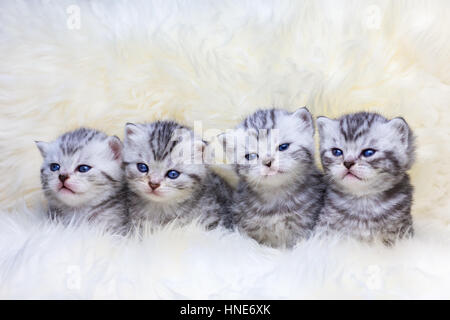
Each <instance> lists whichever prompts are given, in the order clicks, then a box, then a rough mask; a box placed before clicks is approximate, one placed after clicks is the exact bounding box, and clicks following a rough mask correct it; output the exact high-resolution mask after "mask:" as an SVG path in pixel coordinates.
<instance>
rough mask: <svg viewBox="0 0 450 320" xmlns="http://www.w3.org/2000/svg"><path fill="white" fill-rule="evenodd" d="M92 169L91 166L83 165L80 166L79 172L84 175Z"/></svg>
mask: <svg viewBox="0 0 450 320" xmlns="http://www.w3.org/2000/svg"><path fill="white" fill-rule="evenodd" d="M91 168H92V167H91V166H88V165H86V164H82V165H79V166H78V168H77V170H78V171H79V172H81V173H84V172H88V171H89V170H91Z"/></svg>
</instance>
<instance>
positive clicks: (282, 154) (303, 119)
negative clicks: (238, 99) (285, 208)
mask: <svg viewBox="0 0 450 320" xmlns="http://www.w3.org/2000/svg"><path fill="white" fill-rule="evenodd" d="M219 140H221V141H222V143H223V144H225V146H226V153H227V157H228V159H229V160H230V161H231V162H232V163H233V164H234V165H235V169H236V172H237V174H238V175H239V176H240V177H242V178H244V179H245V180H246V181H247V182H248V183H249V184H251V185H253V186H254V187H258V186H260V187H264V186H269V187H272V186H280V185H282V184H284V183H286V182H288V181H292V180H293V179H294V178H295V179H298V177H301V175H302V173H303V172H304V171H305V170H308V169H309V168H310V166H311V165H312V164H313V163H314V156H313V155H314V123H313V119H312V116H311V114H310V113H309V111H308V109H306V108H300V109H298V110H297V111H295V112H293V113H291V112H288V111H286V110H282V109H268V110H258V111H256V112H255V113H253V114H252V115H250V116H248V117H247V118H246V119H245V120H244V121H243V122H242V123H241V124H240V125H238V126H237V127H236V129H235V130H233V131H232V132H229V133H224V134H222V135H220V136H219Z"/></svg>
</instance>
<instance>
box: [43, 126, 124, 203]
mask: <svg viewBox="0 0 450 320" xmlns="http://www.w3.org/2000/svg"><path fill="white" fill-rule="evenodd" d="M36 144H37V146H38V148H39V150H40V152H41V154H42V156H43V158H44V162H43V164H42V167H41V181H42V186H43V189H44V192H45V194H46V196H47V198H49V199H50V200H56V201H59V202H61V203H63V204H65V205H67V206H70V207H78V206H83V205H89V204H90V203H92V202H93V201H96V200H97V199H99V198H100V197H103V195H104V194H105V192H107V191H108V190H110V189H111V184H112V183H117V182H119V181H120V180H121V177H122V169H121V161H122V159H121V151H122V144H121V142H120V140H119V139H118V138H117V137H108V136H107V135H106V134H104V133H102V132H99V131H96V130H92V129H86V128H80V129H77V130H74V131H71V132H68V133H65V134H63V135H62V136H60V137H58V138H57V139H56V140H55V141H53V142H41V141H40V142H36Z"/></svg>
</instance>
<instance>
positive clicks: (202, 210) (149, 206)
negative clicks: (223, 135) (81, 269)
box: [124, 121, 231, 229]
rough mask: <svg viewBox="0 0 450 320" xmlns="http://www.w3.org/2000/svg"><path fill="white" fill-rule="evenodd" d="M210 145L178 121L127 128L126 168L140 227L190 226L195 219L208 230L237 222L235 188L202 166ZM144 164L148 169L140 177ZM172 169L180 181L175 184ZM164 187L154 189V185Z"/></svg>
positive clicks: (134, 217)
mask: <svg viewBox="0 0 450 320" xmlns="http://www.w3.org/2000/svg"><path fill="white" fill-rule="evenodd" d="M203 147H204V142H203V141H202V140H200V139H197V138H196V137H194V135H193V132H192V130H191V129H189V128H187V127H184V126H182V125H180V124H178V123H176V122H172V121H157V122H153V123H147V124H127V126H126V129H125V149H124V164H125V172H126V179H127V184H128V186H129V195H128V206H129V212H130V218H131V222H132V225H133V227H134V228H138V229H139V228H140V226H142V225H143V224H142V222H143V221H146V220H148V221H150V222H151V225H152V226H163V225H166V224H168V223H172V222H173V223H175V224H176V225H184V224H187V223H189V222H191V221H193V220H197V221H198V222H200V223H202V224H203V225H205V226H206V227H207V228H208V229H211V228H214V227H216V226H217V225H223V226H226V227H228V226H229V225H230V223H231V221H230V215H229V202H230V199H231V188H230V187H229V186H228V184H227V183H226V182H225V181H223V180H222V179H221V178H219V177H218V176H217V175H215V174H214V173H213V172H212V171H211V170H209V169H208V168H207V167H206V166H205V165H204V164H203V163H202V152H203ZM138 163H144V164H146V165H147V166H148V172H144V173H143V172H140V171H139V170H138V168H137V164H138ZM169 170H177V171H178V172H180V176H179V177H178V178H176V179H170V178H169V177H168V176H167V173H168V171H169ZM153 182H155V183H156V182H157V183H159V184H160V186H159V187H158V188H157V189H155V190H152V188H151V187H150V185H149V184H150V183H153Z"/></svg>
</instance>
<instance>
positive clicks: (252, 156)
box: [245, 153, 259, 161]
mask: <svg viewBox="0 0 450 320" xmlns="http://www.w3.org/2000/svg"><path fill="white" fill-rule="evenodd" d="M258 157H259V156H258V154H257V153H249V154H246V155H245V159H247V160H248V161H251V160H255V159H256V158H258Z"/></svg>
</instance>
